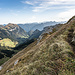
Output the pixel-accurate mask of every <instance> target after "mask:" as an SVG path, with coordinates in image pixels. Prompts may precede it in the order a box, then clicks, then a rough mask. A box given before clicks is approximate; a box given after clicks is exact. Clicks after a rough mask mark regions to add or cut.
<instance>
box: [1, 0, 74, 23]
mask: <svg viewBox="0 0 75 75" xmlns="http://www.w3.org/2000/svg"><path fill="white" fill-rule="evenodd" d="M74 15H75V0H0V24H8V23H15V24H19V23H22V24H24V23H33V22H45V21H68V20H69V19H70V18H71V17H72V16H74Z"/></svg>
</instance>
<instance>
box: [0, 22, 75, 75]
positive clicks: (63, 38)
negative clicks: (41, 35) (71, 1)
mask: <svg viewBox="0 0 75 75" xmlns="http://www.w3.org/2000/svg"><path fill="white" fill-rule="evenodd" d="M72 29H73V30H74V31H73V33H74V32H75V21H73V22H72V21H71V22H69V23H68V24H64V25H63V26H62V27H61V28H60V30H58V31H56V32H55V33H53V34H51V35H49V36H47V38H46V39H44V40H43V41H42V42H40V43H39V44H38V45H35V46H34V45H33V44H31V45H30V46H28V47H27V48H25V49H24V50H23V51H21V52H19V53H18V54H16V55H15V56H14V57H12V58H11V59H10V60H9V61H8V62H6V64H4V66H3V67H4V68H3V70H2V71H1V73H0V74H3V73H4V72H5V71H6V70H8V69H9V72H8V73H6V74H5V75H74V73H75V54H74V48H73V47H72V45H71V43H70V42H69V41H68V39H69V37H68V34H69V33H70V30H72ZM72 35H74V34H72ZM21 53H22V55H20V54H21ZM18 56H19V57H18ZM17 59H19V63H18V64H17V65H15V66H13V63H14V62H15V61H16V60H17ZM7 63H8V64H7ZM12 66H13V67H12ZM10 67H12V68H10Z"/></svg>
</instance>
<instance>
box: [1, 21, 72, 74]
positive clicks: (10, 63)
mask: <svg viewBox="0 0 75 75" xmlns="http://www.w3.org/2000/svg"><path fill="white" fill-rule="evenodd" d="M72 21H73V20H71V21H70V22H69V23H67V24H64V25H63V26H62V27H61V28H60V29H59V30H58V31H56V32H55V33H53V34H51V35H50V36H48V37H47V38H46V39H45V40H44V41H42V42H40V43H39V44H37V45H36V42H34V43H32V44H30V45H29V46H27V47H26V48H25V49H23V50H22V51H20V52H18V53H17V54H16V55H14V56H13V57H12V58H10V59H9V60H8V61H7V62H5V63H4V64H3V65H2V70H1V71H0V75H3V74H4V73H5V72H6V71H7V70H8V69H9V68H11V67H12V66H14V63H15V61H16V60H19V59H20V58H22V56H23V55H25V54H27V53H28V51H35V52H36V51H37V49H38V48H40V47H41V46H43V44H45V43H46V42H47V41H49V40H51V39H52V38H54V37H55V36H57V35H59V34H61V33H62V31H64V29H66V28H68V27H69V26H70V24H71V22H72Z"/></svg>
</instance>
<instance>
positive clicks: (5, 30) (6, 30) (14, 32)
mask: <svg viewBox="0 0 75 75" xmlns="http://www.w3.org/2000/svg"><path fill="white" fill-rule="evenodd" d="M4 38H9V39H11V40H16V41H17V42H19V43H22V42H24V41H25V39H26V38H28V35H27V33H26V32H25V31H24V30H23V29H22V28H21V27H19V26H18V25H16V24H11V23H9V24H8V25H6V26H3V27H0V39H4Z"/></svg>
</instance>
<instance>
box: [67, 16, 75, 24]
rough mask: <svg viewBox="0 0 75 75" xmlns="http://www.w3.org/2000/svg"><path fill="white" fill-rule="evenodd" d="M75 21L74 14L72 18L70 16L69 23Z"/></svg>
mask: <svg viewBox="0 0 75 75" xmlns="http://www.w3.org/2000/svg"><path fill="white" fill-rule="evenodd" d="M74 21H75V16H73V17H72V18H70V19H69V21H68V22H67V23H70V22H74Z"/></svg>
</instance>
